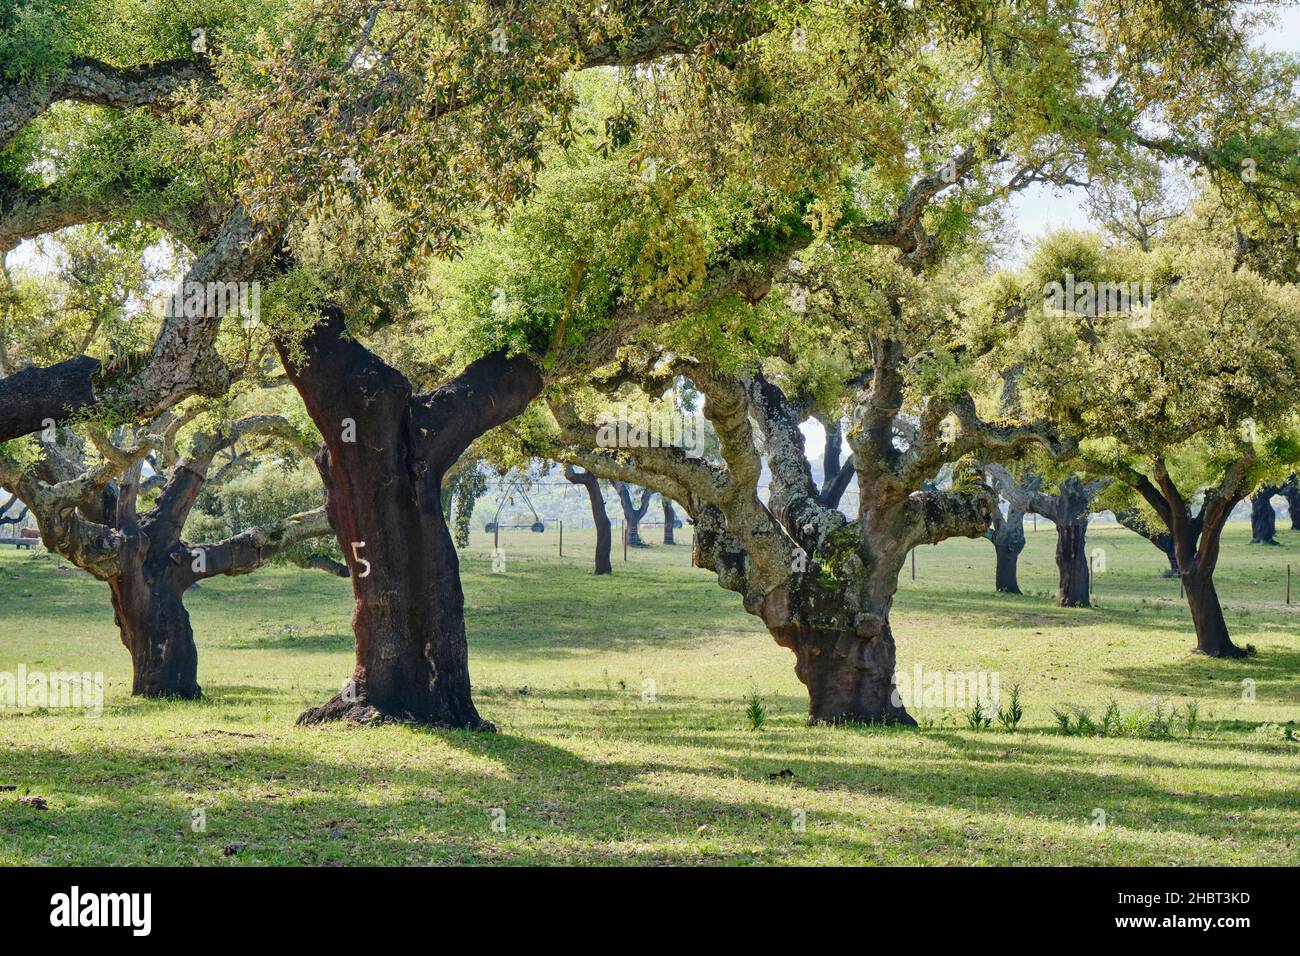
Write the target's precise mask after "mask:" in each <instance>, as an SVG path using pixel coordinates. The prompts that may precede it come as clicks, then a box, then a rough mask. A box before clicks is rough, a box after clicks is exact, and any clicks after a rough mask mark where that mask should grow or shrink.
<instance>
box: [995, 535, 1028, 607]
mask: <svg viewBox="0 0 1300 956" xmlns="http://www.w3.org/2000/svg"><path fill="white" fill-rule="evenodd" d="M993 548H994V551H995V552H996V554H997V559H998V566H997V573H996V575H995V579H994V584H995V586H996V587H997V589H998V591H999V592H1000V593H1002V594H1019V593H1020V581H1019V579H1018V578H1017V575H1016V570H1017V566H1018V565H1019V563H1020V552H1021V551H1023V550H1024V549H1025V546H1024V544H1023V543H1022V544H1021V545H1020V547H1018V548H1017V547H1013V546H1011V545H1006V544H996V543H995V544H994V545H993Z"/></svg>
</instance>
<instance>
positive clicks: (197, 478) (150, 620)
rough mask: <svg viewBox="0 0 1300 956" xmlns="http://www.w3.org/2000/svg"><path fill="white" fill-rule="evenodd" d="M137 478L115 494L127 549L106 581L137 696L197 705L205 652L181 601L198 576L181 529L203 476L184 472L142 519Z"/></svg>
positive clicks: (134, 474)
mask: <svg viewBox="0 0 1300 956" xmlns="http://www.w3.org/2000/svg"><path fill="white" fill-rule="evenodd" d="M137 478H138V468H137V469H134V470H133V471H132V472H131V473H130V474H129V475H128V478H127V480H126V481H124V483H123V484H122V486H121V487H120V489H119V492H118V495H117V501H116V510H117V517H116V522H115V523H116V525H117V528H118V530H119V531H120V533H121V534H122V535H123V537H124V538H125V539H126V544H125V546H124V547H123V548H122V550H121V557H120V560H119V572H118V573H117V574H116V575H114V576H113V577H111V578H109V579H108V587H109V590H110V591H111V592H112V596H113V621H114V623H115V624H117V628H118V632H119V633H120V635H121V637H122V643H123V644H124V645H125V646H126V649H127V650H128V651H129V652H130V654H131V672H132V680H131V693H132V694H135V695H137V696H140V697H178V698H182V699H185V700H194V699H196V698H198V697H199V696H201V694H202V688H200V687H199V681H198V672H199V652H198V648H197V647H196V646H195V644H194V629H193V628H192V627H191V625H190V615H189V612H188V611H187V610H186V609H185V604H184V600H183V598H184V594H185V591H186V589H187V588H188V587H189V586H190V585H191V584H193V583H194V580H195V575H194V574H193V571H192V567H191V564H192V561H193V556H192V555H191V554H190V553H189V549H187V548H186V547H185V546H184V544H183V543H182V542H181V528H182V526H183V525H184V523H185V518H186V516H188V515H189V513H190V509H191V508H192V507H193V505H194V501H195V500H196V498H197V496H198V492H199V489H200V488H201V487H202V486H203V477H202V476H201V475H195V474H194V473H193V472H189V471H187V470H186V469H183V468H178V469H177V473H176V474H175V475H173V477H172V479H171V480H170V481H169V482H168V483H167V485H166V486H164V488H163V491H162V493H161V494H160V495H159V498H158V504H157V506H156V507H155V508H154V509H153V510H151V511H149V512H147V513H146V514H145V515H144V516H143V519H142V518H141V517H139V516H137V514H136V499H137V493H138V490H139V484H138V481H136V480H135V479H137Z"/></svg>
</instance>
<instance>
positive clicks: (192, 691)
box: [131, 684, 203, 700]
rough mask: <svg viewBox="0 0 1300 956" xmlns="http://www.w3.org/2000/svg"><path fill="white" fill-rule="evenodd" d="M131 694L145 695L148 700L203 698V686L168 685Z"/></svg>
mask: <svg viewBox="0 0 1300 956" xmlns="http://www.w3.org/2000/svg"><path fill="white" fill-rule="evenodd" d="M131 696H132V697H143V698H145V699H146V700H202V699H203V688H202V687H200V686H199V685H198V684H195V685H194V686H193V687H185V688H182V689H180V690H176V689H175V688H166V687H164V688H149V689H146V690H133V691H131Z"/></svg>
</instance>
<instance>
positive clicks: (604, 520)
mask: <svg viewBox="0 0 1300 956" xmlns="http://www.w3.org/2000/svg"><path fill="white" fill-rule="evenodd" d="M564 477H565V478H567V479H568V480H569V481H571V482H573V483H574V484H575V485H582V486H583V487H584V488H586V489H587V499H588V500H589V501H590V502H591V522H592V524H594V525H595V526H596V566H595V570H593V571H592V574H598V575H599V574H613V573H614V566H613V564H611V563H610V559H609V552H610V546H611V545H612V544H613V535H612V534H610V523H609V513H608V512H607V511H605V496H604V495H603V494H602V493H601V490H600V479H599V478H597V477H596V476H595V475H593V474H592V473H591V472H589V471H584V472H578V471H577V470H576V469H575V468H574V467H573V466H572V465H566V466H565V468H564Z"/></svg>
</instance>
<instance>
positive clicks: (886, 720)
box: [805, 708, 918, 727]
mask: <svg viewBox="0 0 1300 956" xmlns="http://www.w3.org/2000/svg"><path fill="white" fill-rule="evenodd" d="M805 726H807V727H916V726H918V724H917V722H916V720H914V719H913V717H912V715H911V714H909V713H908V712H907V711H906V710H903V709H902V708H899V710H898V712H897V713H893V714H885V715H883V716H880V715H876V716H870V717H866V716H861V715H858V714H841V715H840V716H839V717H809V718H808V720H807V721H805Z"/></svg>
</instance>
